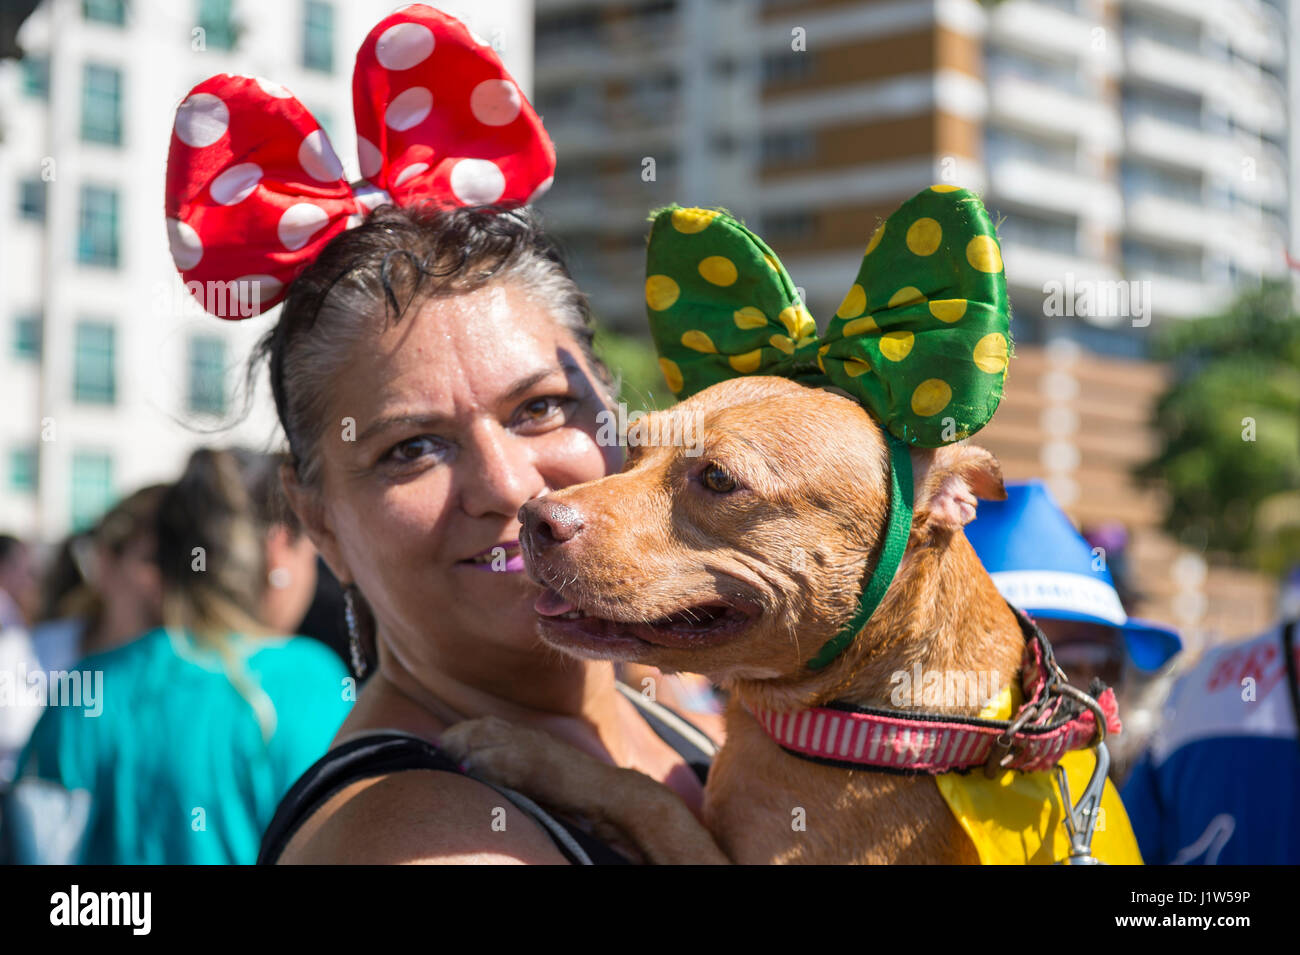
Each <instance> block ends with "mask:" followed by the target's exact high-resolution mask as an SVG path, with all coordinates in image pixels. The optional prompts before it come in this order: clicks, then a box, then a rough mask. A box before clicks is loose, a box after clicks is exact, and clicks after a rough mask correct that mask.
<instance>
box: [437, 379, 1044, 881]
mask: <svg viewBox="0 0 1300 955" xmlns="http://www.w3.org/2000/svg"><path fill="white" fill-rule="evenodd" d="M673 416H677V417H676V418H674V417H673ZM682 416H693V422H692V423H694V424H695V425H696V426H697V430H696V431H695V434H696V435H697V436H698V438H699V444H698V445H697V446H696V447H687V446H683V445H682V443H681V442H678V443H677V444H675V445H674V444H666V445H653V444H651V442H652V441H653V438H654V436H655V435H656V434H661V435H662V434H670V435H681V434H690V433H691V432H690V430H689V429H687V428H683V427H682V426H681V424H682V422H683V421H687V420H689V419H687V418H685V417H682ZM647 444H650V446H647ZM629 446H630V447H629V456H628V460H627V464H626V466H625V468H624V470H623V471H622V472H621V473H619V474H616V475H611V476H609V477H606V478H603V479H601V480H598V481H593V482H590V483H587V484H583V485H579V486H576V487H570V488H566V489H564V490H561V491H556V492H554V493H551V494H548V495H546V496H545V497H543V498H539V499H537V500H534V501H531V502H529V503H528V504H527V505H525V506H524V508H523V509H522V510H521V512H520V520H521V521H522V522H523V525H524V530H523V534H522V535H521V537H522V542H523V548H524V554H525V557H526V560H527V563H528V568H529V571H530V573H531V574H532V576H533V577H534V579H535V580H537V581H538V582H539V583H540V584H542V585H543V586H544V587H546V588H547V589H546V591H545V592H544V593H543V595H542V597H541V598H539V600H538V602H537V608H538V612H539V614H540V617H539V633H540V635H541V638H542V639H543V640H544V641H546V642H547V643H548V644H551V645H552V646H555V647H558V648H560V649H561V650H563V651H565V652H567V653H570V654H575V655H578V656H586V657H595V658H599V659H615V660H628V661H634V662H638V663H645V664H650V665H652V666H656V667H659V668H661V669H664V670H668V671H676V670H684V671H690V672H695V673H702V674H705V675H706V676H708V677H709V678H711V679H712V680H713V681H714V682H716V683H718V684H720V685H721V686H723V687H724V688H725V689H726V690H727V691H729V694H730V703H729V706H728V710H727V717H726V718H727V737H726V743H725V745H724V746H723V748H722V750H721V752H720V753H719V754H718V757H717V759H716V760H715V762H714V765H713V768H712V769H711V770H710V773H709V779H708V786H707V789H706V806H705V822H706V824H707V826H708V830H709V832H711V834H712V836H713V838H714V839H716V845H715V844H714V843H713V841H712V840H711V839H710V838H709V834H708V833H706V832H705V831H704V829H703V828H702V827H701V826H700V825H699V823H698V822H697V820H696V819H695V817H694V816H692V815H691V813H690V812H689V811H688V810H687V809H686V807H685V805H684V804H683V803H682V802H681V801H680V799H679V798H678V797H677V796H676V795H675V794H673V793H672V792H670V791H669V790H668V789H666V788H664V787H662V786H660V785H659V784H658V783H656V782H654V781H652V780H651V779H649V778H648V777H645V776H642V775H641V774H639V773H636V772H633V771H630V770H623V769H617V768H614V767H611V766H608V765H605V764H602V763H599V762H597V761H596V760H594V759H592V758H590V757H588V756H585V755H584V754H580V753H578V752H577V751H576V750H572V749H570V748H569V747H568V746H566V745H564V744H562V743H559V742H557V741H555V740H553V739H551V738H550V737H548V736H546V735H545V734H542V733H540V732H536V731H530V730H523V729H520V728H517V727H514V726H511V725H510V724H507V723H504V722H503V721H500V720H475V721H472V722H469V723H464V724H460V725H459V726H456V727H453V728H452V729H451V730H449V731H448V733H447V734H446V735H445V736H444V739H443V745H444V746H445V747H447V748H449V749H451V750H453V751H455V752H457V753H458V754H459V755H463V756H464V757H465V758H466V759H467V760H468V761H469V763H470V765H471V766H472V767H473V769H474V771H475V772H476V773H478V774H480V775H484V776H485V777H487V778H489V779H492V780H493V781H496V782H499V783H502V784H504V785H508V786H512V787H514V788H516V789H520V790H521V791H523V792H526V793H528V794H529V795H532V796H533V797H534V798H536V799H538V800H539V801H542V802H544V803H548V804H550V805H552V806H554V807H556V808H558V809H567V810H571V811H577V812H581V813H583V814H586V815H590V816H593V817H595V818H597V819H598V820H600V821H601V822H602V823H604V824H612V825H614V826H616V827H617V828H620V829H622V830H623V831H624V832H626V833H627V834H628V835H629V836H630V837H631V838H632V840H633V841H634V842H636V843H637V844H638V845H639V846H640V847H641V849H642V850H643V852H644V853H645V854H646V856H647V857H648V858H649V859H650V860H651V861H654V862H661V863H662V862H709V861H718V862H722V861H727V860H732V861H735V862H742V863H766V862H813V863H835V862H870V863H886V862H902V863H921V862H936V863H959V862H961V863H965V862H969V863H975V862H978V857H977V855H976V852H975V847H974V845H973V844H972V843H971V842H970V840H969V839H968V837H967V836H966V834H965V833H964V832H963V830H962V829H961V828H960V827H959V825H958V824H957V822H956V820H955V819H954V817H953V815H952V813H951V812H950V811H949V809H948V807H947V805H946V803H945V802H944V800H943V798H942V797H941V795H940V793H939V790H938V787H937V786H936V785H935V782H934V780H933V778H932V777H928V776H899V775H889V774H886V773H879V772H870V771H851V770H846V769H840V768H834V767H828V766H824V765H820V764H816V763H813V762H809V761H806V760H802V759H799V758H798V757H795V756H792V755H789V754H788V753H786V752H785V751H784V750H782V749H781V748H780V747H779V746H778V745H777V744H776V743H775V742H773V741H772V739H770V738H769V737H768V736H767V735H766V733H765V732H764V731H763V729H762V728H761V727H760V726H759V724H758V723H757V721H756V720H755V719H754V717H753V716H752V715H751V714H750V712H749V710H748V709H747V708H746V704H749V705H752V706H758V707H763V708H766V709H771V710H778V711H784V710H794V709H799V708H803V707H808V706H814V705H820V704H824V703H826V702H828V701H831V700H842V701H847V702H852V703H858V704H865V705H872V706H877V707H886V708H894V709H897V708H898V706H897V704H896V703H894V702H891V696H895V694H894V690H895V688H896V687H897V678H896V674H898V673H899V672H900V671H911V670H912V668H913V667H914V666H915V665H917V664H919V665H920V666H921V667H922V669H923V670H926V671H928V670H934V671H939V672H952V671H958V672H966V673H969V672H989V671H991V672H992V673H993V674H994V675H995V685H996V686H997V687H1002V686H1005V685H1007V684H1008V683H1009V682H1010V681H1011V680H1013V679H1014V678H1015V675H1016V673H1017V671H1018V669H1019V666H1020V662H1021V655H1022V652H1023V650H1024V637H1023V635H1022V632H1021V630H1020V627H1019V624H1018V623H1017V620H1016V618H1015V615H1014V614H1013V613H1012V611H1011V610H1010V609H1009V608H1008V606H1007V604H1006V603H1005V602H1004V601H1003V600H1002V598H1001V597H1000V596H999V595H998V592H997V590H996V588H995V587H994V585H993V581H992V580H991V579H990V578H989V576H988V574H987V573H986V572H985V571H984V568H983V567H982V566H981V565H980V563H979V560H978V559H977V558H976V556H975V553H974V551H973V550H972V549H971V546H970V544H969V543H967V541H966V538H965V535H964V534H963V533H962V528H963V526H964V525H965V524H967V523H968V522H969V521H970V520H971V519H972V518H973V517H974V516H975V501H976V498H977V497H983V498H986V499H994V500H1001V499H1002V498H1004V497H1005V496H1006V492H1005V491H1004V489H1003V486H1002V477H1001V469H1000V468H999V466H998V463H997V461H996V460H995V459H994V458H993V456H992V455H991V454H989V453H988V452H987V451H985V450H983V449H981V448H977V447H973V446H969V445H953V446H949V447H946V448H943V449H940V450H919V449H918V450H913V451H912V452H911V455H912V463H913V474H914V481H913V484H914V489H915V490H914V494H913V498H914V506H913V513H914V516H913V524H912V531H911V537H910V539H909V541H908V545H907V550H906V552H905V554H904V558H903V562H902V564H901V566H900V568H899V571H898V573H897V575H896V576H895V578H894V581H893V583H892V585H891V586H890V588H889V590H888V592H887V593H886V595H885V597H884V599H883V601H882V602H881V604H880V605H879V607H878V608H877V610H876V612H875V614H874V615H873V616H872V618H871V619H870V620H869V621H868V623H867V625H866V627H865V628H864V629H863V630H862V632H861V634H860V635H859V636H858V638H857V639H856V640H855V641H854V642H853V643H852V644H851V646H850V647H849V648H848V649H847V650H846V651H845V652H843V653H842V654H840V656H839V657H838V658H837V659H836V660H835V661H834V662H833V663H832V664H830V665H829V666H827V667H825V668H824V669H822V670H819V671H813V670H811V669H809V667H808V666H807V661H808V660H809V659H810V658H811V657H812V656H813V655H814V653H815V652H816V651H817V650H818V649H819V648H820V647H821V646H822V645H823V644H824V643H825V642H826V641H827V640H828V639H830V638H831V637H832V636H833V635H834V634H835V633H836V632H837V631H838V630H839V629H840V628H841V627H842V626H843V625H844V624H845V623H846V622H847V621H848V620H849V619H851V618H852V616H853V613H854V611H855V609H856V605H857V600H858V596H859V593H860V591H861V587H862V583H863V580H864V578H865V576H866V575H865V574H864V569H865V570H869V569H870V568H872V567H874V563H875V560H876V559H877V557H878V554H879V551H880V544H881V541H882V539H883V534H884V528H885V526H886V521H887V517H888V475H889V470H888V446H887V443H886V440H885V436H884V434H883V432H882V431H881V429H880V426H879V425H878V424H877V423H876V422H875V420H874V419H873V418H871V417H870V416H869V415H868V414H867V412H866V411H865V410H863V408H862V407H861V406H860V405H858V404H857V403H856V402H854V401H852V400H850V399H848V398H845V397H842V396H840V395H837V394H835V393H832V392H829V391H825V390H819V389H814V388H810V387H806V386H804V385H800V384H797V383H795V382H792V381H789V380H786V379H783V378H767V377H752V378H738V379H735V380H731V381H726V382H723V383H721V384H717V385H714V386H713V387H711V388H708V389H707V390H705V391H703V392H701V393H700V394H698V395H696V396H694V397H692V398H690V399H689V400H687V401H684V402H682V403H681V404H679V405H677V406H676V407H675V408H673V409H671V410H670V411H665V412H658V413H656V414H654V415H650V416H648V417H646V418H643V419H641V420H640V421H639V422H637V424H636V426H635V428H634V429H632V431H631V433H630V434H629ZM979 708H980V707H979V704H978V702H975V701H972V702H971V703H970V705H969V706H966V707H964V708H953V709H951V710H949V712H951V713H953V714H954V715H959V714H960V715H975V714H976V713H977V712H978V711H979ZM801 819H802V820H804V821H805V824H804V825H798V824H796V822H795V821H796V820H801ZM718 847H720V849H721V852H719V848H718Z"/></svg>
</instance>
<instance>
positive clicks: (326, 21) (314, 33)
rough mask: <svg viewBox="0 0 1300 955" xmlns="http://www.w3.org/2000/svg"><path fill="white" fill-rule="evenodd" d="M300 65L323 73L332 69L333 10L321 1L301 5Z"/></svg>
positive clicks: (315, 0)
mask: <svg viewBox="0 0 1300 955" xmlns="http://www.w3.org/2000/svg"><path fill="white" fill-rule="evenodd" d="M302 65H303V66H304V67H306V68H307V69H309V70H321V71H323V72H325V73H329V72H332V71H333V69H334V8H333V7H331V6H330V5H329V4H328V3H323V2H322V0H307V2H306V3H304V4H303V17H302Z"/></svg>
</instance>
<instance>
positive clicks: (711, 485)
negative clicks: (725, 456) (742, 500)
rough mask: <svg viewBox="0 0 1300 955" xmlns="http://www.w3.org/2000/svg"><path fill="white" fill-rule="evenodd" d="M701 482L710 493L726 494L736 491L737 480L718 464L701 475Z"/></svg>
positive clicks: (706, 469)
mask: <svg viewBox="0 0 1300 955" xmlns="http://www.w3.org/2000/svg"><path fill="white" fill-rule="evenodd" d="M700 482H701V483H702V484H703V485H704V486H705V487H707V488H708V489H709V490H710V491H714V492H716V493H718V494H726V493H727V492H728V491H734V490H735V489H736V479H735V478H733V477H732V476H731V475H730V474H728V473H727V472H726V471H724V470H722V468H720V467H718V466H717V465H716V464H710V465H709V466H708V467H707V468H705V469H704V470H703V471H702V472H701V473H700Z"/></svg>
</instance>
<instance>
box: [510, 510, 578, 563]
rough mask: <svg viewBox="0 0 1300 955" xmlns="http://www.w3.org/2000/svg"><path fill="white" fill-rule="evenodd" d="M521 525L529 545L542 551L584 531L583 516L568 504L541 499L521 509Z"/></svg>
mask: <svg viewBox="0 0 1300 955" xmlns="http://www.w3.org/2000/svg"><path fill="white" fill-rule="evenodd" d="M519 523H521V524H522V525H523V526H524V529H523V533H524V536H525V537H527V538H528V541H529V543H530V544H531V545H532V546H533V547H534V548H536V549H539V550H540V549H541V548H543V547H550V546H552V545H554V544H563V543H564V542H565V541H567V540H572V539H573V538H574V537H575V536H577V533H578V531H580V530H582V515H581V514H579V513H578V512H577V511H576V510H574V509H573V508H571V507H569V505H567V504H561V503H560V502H559V501H551V500H547V499H546V498H544V497H541V498H536V499H535V500H532V501H529V502H528V503H527V504H525V505H524V506H523V507H521V508H520V509H519Z"/></svg>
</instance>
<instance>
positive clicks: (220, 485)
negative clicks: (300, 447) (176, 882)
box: [0, 448, 355, 864]
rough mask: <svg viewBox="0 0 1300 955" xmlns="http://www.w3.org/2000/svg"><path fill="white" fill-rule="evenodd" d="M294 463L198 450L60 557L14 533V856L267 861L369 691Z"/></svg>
mask: <svg viewBox="0 0 1300 955" xmlns="http://www.w3.org/2000/svg"><path fill="white" fill-rule="evenodd" d="M280 463H281V459H280V457H279V456H277V455H273V454H265V453H259V452H253V451H248V450H244V449H238V448H236V449H202V450H199V451H196V452H195V453H194V454H193V455H192V456H191V458H190V459H189V461H188V463H187V465H186V467H185V469H184V472H183V473H182V474H181V475H180V476H179V477H178V478H177V480H176V481H175V482H174V483H170V484H155V485H150V486H148V487H144V488H140V489H139V490H136V491H135V492H133V493H131V494H128V495H127V496H126V497H124V498H123V499H122V500H121V501H119V502H118V503H117V504H116V505H115V506H114V507H112V508H111V509H110V510H109V511H108V512H107V513H106V514H104V515H103V516H102V517H101V518H100V520H99V521H98V523H97V524H96V525H95V526H94V527H93V528H92V529H90V530H89V531H87V532H84V533H79V534H74V535H72V536H69V537H68V538H67V539H66V540H64V541H63V542H62V543H61V544H59V545H58V546H57V547H56V548H54V549H53V550H52V552H51V553H48V554H45V555H42V554H41V553H39V552H38V549H37V548H36V547H34V546H32V545H29V544H28V543H26V542H24V541H21V540H18V539H16V538H14V537H12V536H4V537H0V624H2V625H3V629H2V630H0V792H2V793H3V797H4V798H3V804H2V806H3V808H0V854H2V856H3V857H4V858H5V859H6V860H7V861H13V862H81V863H104V864H115V863H189V862H222V863H251V862H253V861H254V859H255V858H256V855H257V848H258V843H259V841H260V839H261V834H262V831H263V830H264V828H265V826H266V824H267V823H268V822H269V821H270V818H271V816H272V814H273V813H274V811H275V807H276V805H277V803H278V801H279V799H280V797H281V796H282V795H283V794H284V792H285V790H286V789H287V788H288V787H289V786H290V785H291V784H292V783H293V782H294V780H296V779H297V778H298V776H299V775H300V774H301V773H302V772H303V771H304V770H305V769H306V768H307V767H308V766H310V765H311V763H312V762H313V761H314V760H315V759H316V758H317V757H319V756H320V755H321V754H322V753H324V752H325V750H326V749H327V748H328V747H329V743H330V740H331V739H332V738H333V736H334V733H335V731H336V730H337V729H338V727H339V725H340V724H341V723H342V721H343V718H344V717H345V716H346V714H347V712H348V709H349V707H350V706H351V702H352V700H353V699H354V698H355V686H354V684H353V682H352V679H351V677H350V675H349V673H348V671H347V669H346V668H345V665H344V662H343V656H342V654H343V653H344V652H346V650H345V647H346V635H345V633H344V631H343V628H342V613H341V611H340V610H339V607H340V605H341V600H342V598H341V590H340V588H339V586H338V583H337V581H335V580H334V578H333V576H332V575H331V574H330V573H329V570H328V569H327V568H326V567H325V565H324V563H323V562H321V561H320V560H319V558H318V556H317V554H316V550H315V548H314V547H313V546H312V544H311V541H310V540H309V539H308V537H307V536H306V534H304V533H303V532H302V529H301V527H299V525H298V522H297V520H296V518H295V517H294V515H293V513H292V511H291V510H290V509H289V508H288V507H287V506H286V504H285V502H284V499H283V492H282V491H281V485H280V478H279V467H280Z"/></svg>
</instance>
